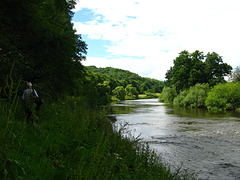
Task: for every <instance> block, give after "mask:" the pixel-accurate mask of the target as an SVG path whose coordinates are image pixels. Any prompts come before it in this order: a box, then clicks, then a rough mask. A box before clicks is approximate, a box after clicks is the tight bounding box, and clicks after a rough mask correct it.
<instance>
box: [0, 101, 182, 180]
mask: <svg viewBox="0 0 240 180" xmlns="http://www.w3.org/2000/svg"><path fill="white" fill-rule="evenodd" d="M0 110H1V115H0V132H1V134H0V143H1V144H0V145H1V149H0V151H1V152H0V160H1V168H0V175H1V177H2V178H5V179H58V178H60V179H180V177H179V176H178V175H173V174H171V173H170V170H169V169H168V168H167V167H165V166H164V165H163V164H162V163H161V161H160V159H159V157H157V156H156V154H155V153H154V152H153V151H152V150H150V149H149V147H148V146H147V145H146V144H145V145H142V144H139V143H138V142H139V139H132V140H130V139H128V138H126V137H123V136H122V134H121V131H122V129H120V130H119V131H117V132H114V131H113V129H112V124H111V123H110V121H109V120H108V119H107V117H106V113H105V112H104V111H100V110H97V109H95V110H94V109H90V108H88V106H87V104H86V103H85V102H84V101H83V100H82V99H81V98H73V97H68V98H65V99H64V100H59V101H58V102H54V103H47V102H46V101H45V103H44V104H43V105H42V107H41V110H40V113H39V123H38V126H36V124H35V126H34V127H33V126H32V125H29V124H27V123H26V122H25V121H24V118H25V117H24V114H23V112H22V107H21V104H20V103H17V101H15V102H12V103H6V104H1V105H0Z"/></svg>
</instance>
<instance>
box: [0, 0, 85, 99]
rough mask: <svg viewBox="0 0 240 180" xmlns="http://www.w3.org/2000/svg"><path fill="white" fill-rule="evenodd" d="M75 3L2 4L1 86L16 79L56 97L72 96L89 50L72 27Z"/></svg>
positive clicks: (52, 0) (62, 0) (54, 0)
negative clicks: (83, 60) (27, 82)
mask: <svg viewBox="0 0 240 180" xmlns="http://www.w3.org/2000/svg"><path fill="white" fill-rule="evenodd" d="M74 5H75V1H73V0H69V1H65V0H48V1H45V0H35V1H27V0H11V1H3V2H1V11H0V22H1V24H0V64H1V66H0V71H1V74H3V76H1V77H0V83H1V84H4V82H5V79H6V76H7V74H9V72H10V69H11V67H12V65H13V64H14V69H13V71H12V72H13V74H12V77H13V78H15V79H17V80H18V79H22V80H23V81H31V82H33V84H35V85H37V86H39V88H41V89H47V90H48V92H49V93H52V94H54V93H55V94H56V93H62V92H68V93H70V92H71V88H72V87H73V86H75V84H74V82H75V79H76V78H79V77H80V76H81V72H82V69H83V66H82V65H81V63H80V61H81V60H82V59H84V58H85V56H84V55H85V54H86V49H87V46H86V44H85V42H83V41H82V39H81V36H80V35H77V34H75V30H73V25H72V23H71V18H72V15H73V13H72V11H71V9H72V8H73V7H74Z"/></svg>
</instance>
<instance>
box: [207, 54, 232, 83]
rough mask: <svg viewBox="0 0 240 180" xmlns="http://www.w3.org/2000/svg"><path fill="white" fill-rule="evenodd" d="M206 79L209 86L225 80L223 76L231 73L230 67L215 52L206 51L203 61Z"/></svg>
mask: <svg viewBox="0 0 240 180" xmlns="http://www.w3.org/2000/svg"><path fill="white" fill-rule="evenodd" d="M205 66H206V68H205V69H206V71H205V73H206V79H207V81H208V82H207V83H208V84H209V85H210V86H214V85H216V84H219V83H224V82H226V81H225V79H224V76H227V75H229V74H231V70H232V67H231V66H230V65H228V64H226V63H223V60H222V57H221V56H219V55H218V54H217V53H215V52H213V53H208V54H207V57H206V61H205Z"/></svg>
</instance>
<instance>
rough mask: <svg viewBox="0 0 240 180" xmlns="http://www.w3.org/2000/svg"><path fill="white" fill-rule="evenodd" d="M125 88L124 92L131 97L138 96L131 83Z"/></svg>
mask: <svg viewBox="0 0 240 180" xmlns="http://www.w3.org/2000/svg"><path fill="white" fill-rule="evenodd" d="M125 90H126V94H127V95H128V96H130V97H131V98H132V99H136V98H138V91H137V89H136V88H135V87H133V86H132V84H129V85H127V87H126V88H125Z"/></svg>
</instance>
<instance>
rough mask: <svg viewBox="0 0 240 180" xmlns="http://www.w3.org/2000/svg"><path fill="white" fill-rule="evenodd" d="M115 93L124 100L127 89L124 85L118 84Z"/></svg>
mask: <svg viewBox="0 0 240 180" xmlns="http://www.w3.org/2000/svg"><path fill="white" fill-rule="evenodd" d="M113 94H114V95H116V97H117V98H118V99H120V100H124V99H125V96H126V91H125V89H124V87H123V86H118V87H116V88H115V89H114V90H113Z"/></svg>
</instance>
